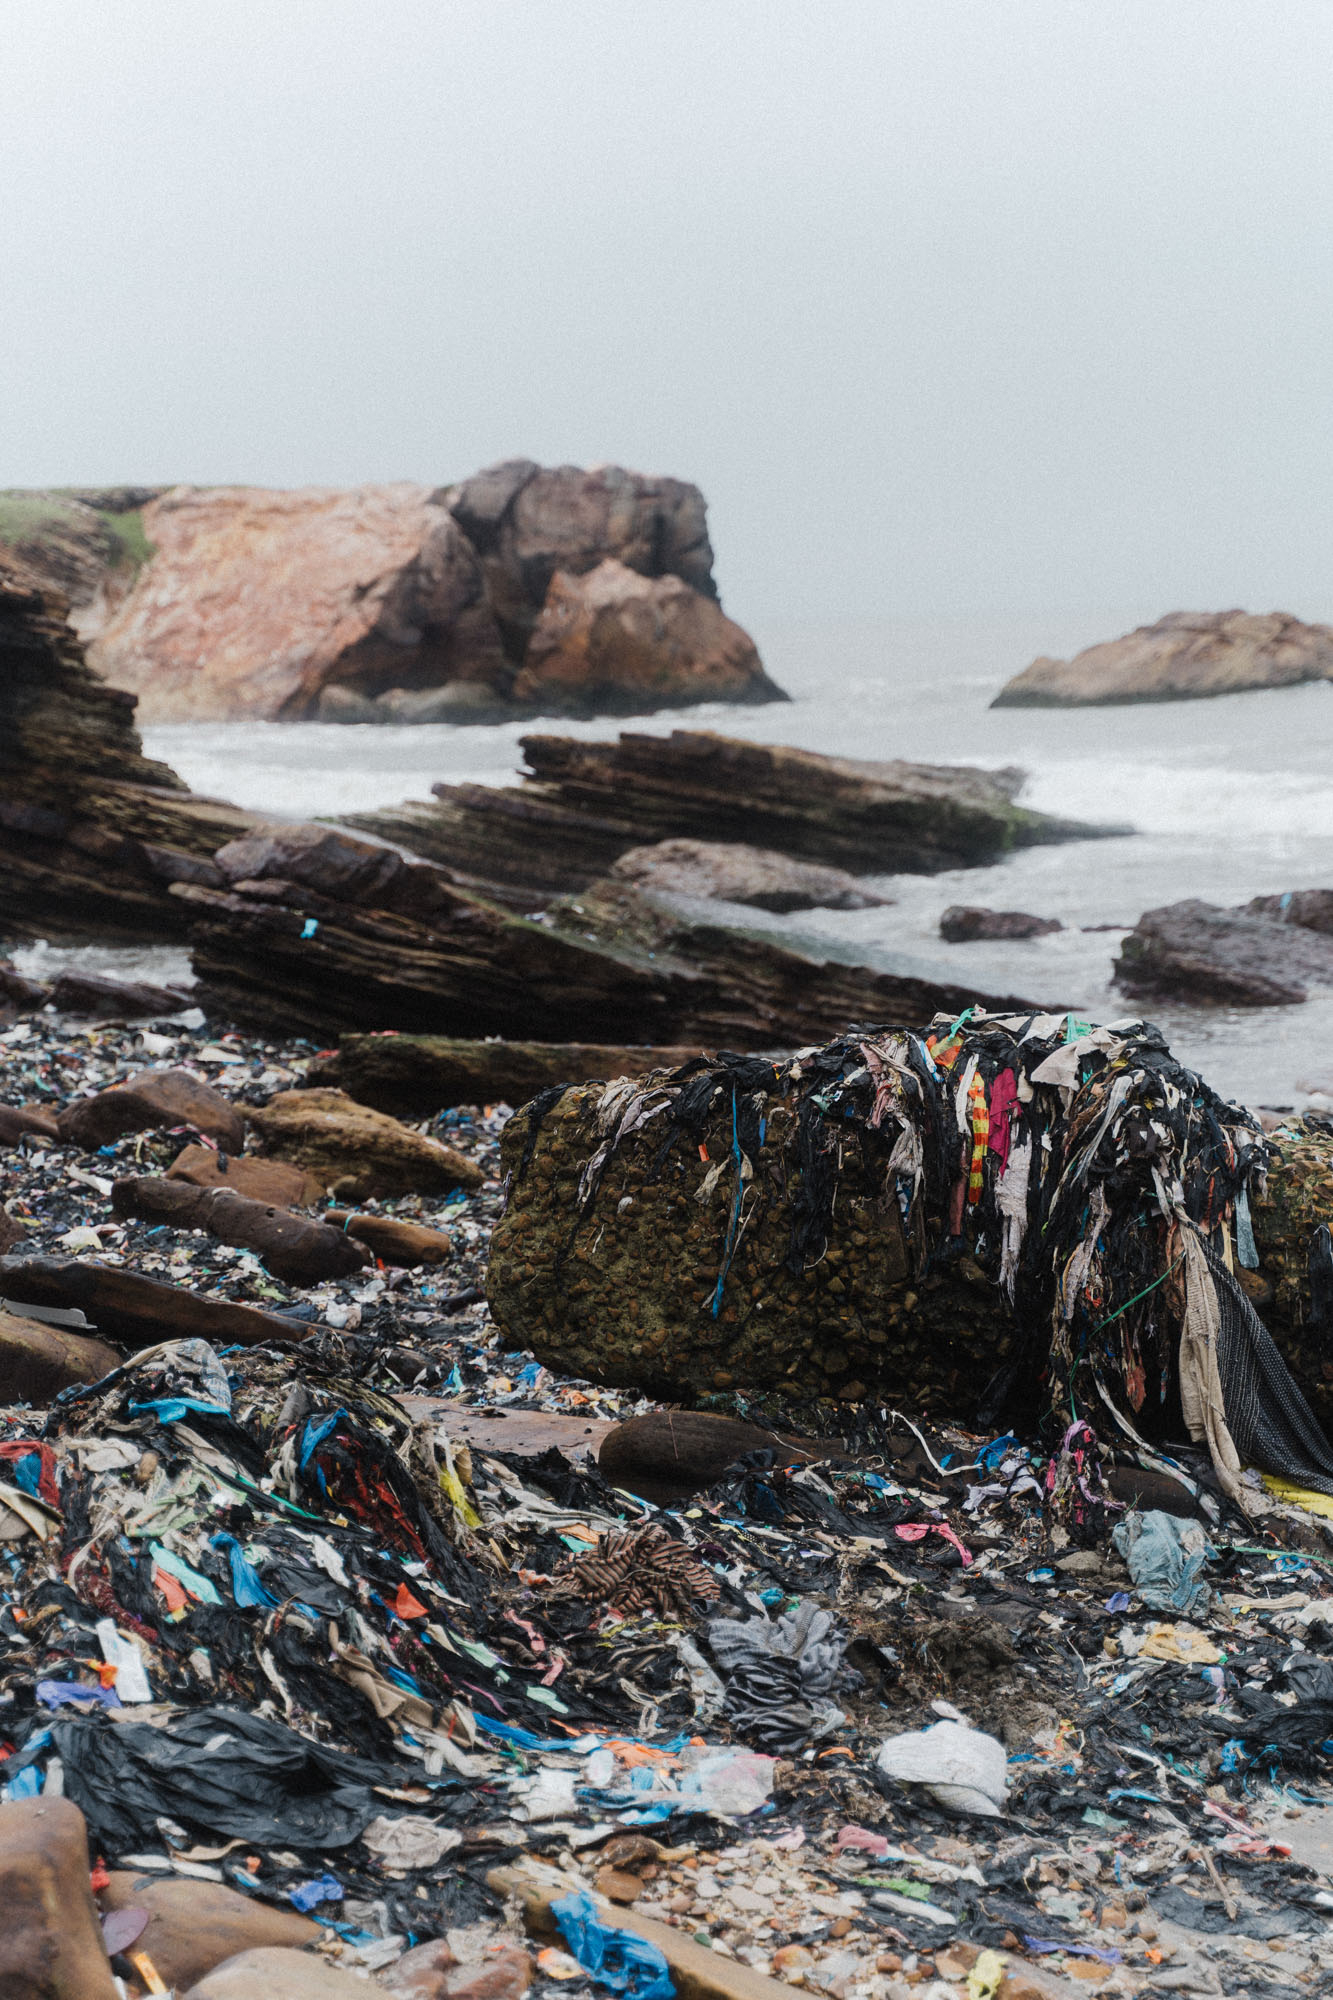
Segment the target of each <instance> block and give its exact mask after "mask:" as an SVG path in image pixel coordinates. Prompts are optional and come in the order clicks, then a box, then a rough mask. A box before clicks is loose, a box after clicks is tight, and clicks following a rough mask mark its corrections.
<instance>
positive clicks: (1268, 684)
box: [991, 611, 1333, 708]
mask: <svg viewBox="0 0 1333 2000" xmlns="http://www.w3.org/2000/svg"><path fill="white" fill-rule="evenodd" d="M1322 680H1333V626H1328V625H1307V624H1304V623H1302V621H1301V620H1300V619H1299V618H1292V617H1290V616H1288V614H1287V613H1286V612H1282V611H1270V612H1269V613H1268V614H1267V616H1265V617H1256V616H1253V615H1252V614H1251V613H1250V612H1248V611H1172V612H1169V613H1168V614H1167V616H1166V617H1165V618H1159V619H1158V621H1157V623H1156V624H1155V625H1140V626H1139V627H1138V628H1137V630H1136V631H1133V632H1127V633H1126V634H1125V636H1124V637H1123V638H1121V639H1107V640H1103V641H1102V642H1101V644H1099V645H1096V646H1088V647H1086V648H1085V649H1084V651H1083V652H1081V653H1076V654H1075V655H1074V658H1073V659H1072V660H1052V659H1047V658H1045V657H1043V658H1041V659H1037V660H1034V661H1033V662H1032V665H1031V666H1030V667H1025V668H1024V669H1023V672H1022V673H1021V674H1015V675H1014V678H1013V679H1012V680H1011V681H1006V683H1005V685H1004V686H1003V687H1002V688H1001V689H1000V692H999V693H998V694H997V695H996V697H995V699H994V701H993V702H992V703H991V707H992V708H1079V707H1088V706H1097V705H1098V704H1102V703H1109V702H1126V701H1184V700H1188V699H1190V698H1192V697H1194V696H1198V695H1214V694H1238V693H1240V692H1241V691H1242V690H1243V689H1246V688H1276V687H1295V686H1297V685H1298V684H1299V683H1300V682H1302V681H1322Z"/></svg>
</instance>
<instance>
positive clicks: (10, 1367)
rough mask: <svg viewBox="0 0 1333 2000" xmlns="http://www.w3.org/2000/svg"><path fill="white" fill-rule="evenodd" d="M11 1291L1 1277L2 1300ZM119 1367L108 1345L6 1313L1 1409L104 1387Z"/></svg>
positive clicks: (0, 1356) (0, 1339) (0, 1324)
mask: <svg viewBox="0 0 1333 2000" xmlns="http://www.w3.org/2000/svg"><path fill="white" fill-rule="evenodd" d="M6 1219H7V1218H6ZM0 1247H3V1246H2V1243H0ZM8 1290H9V1287H8V1285H7V1283H6V1281H5V1278H4V1276H3V1274H0V1297H3V1296H4V1295H5V1293H6V1292H7V1291H8ZM119 1365H120V1356H119V1355H118V1354H117V1353H116V1350H115V1349H114V1347H108V1346H107V1345H106V1342H105V1341H102V1340H91V1339H89V1338H88V1336H87V1335H86V1334H82V1333H72V1332H71V1331H70V1330H69V1329H68V1328H67V1327H63V1326H48V1325H46V1323H45V1322H44V1321H42V1320H36V1319H24V1318H22V1317H21V1316H20V1315H18V1314H17V1313H12V1312H5V1311H4V1310H3V1309H0V1403H49V1402H51V1401H52V1400H53V1398H54V1397H56V1396H58V1395H59V1394H60V1391H61V1390H62V1389H68V1388H69V1387H70V1385H71V1384H72V1383H74V1382H100V1381H101V1379H102V1377H103V1376H104V1375H107V1374H109V1373H110V1372H111V1370H112V1369H113V1368H116V1367H118V1366H119Z"/></svg>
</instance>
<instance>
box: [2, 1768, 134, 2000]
mask: <svg viewBox="0 0 1333 2000" xmlns="http://www.w3.org/2000/svg"><path fill="white" fill-rule="evenodd" d="M91 1865H92V1864H91V1861H90V1858H89V1854H88V1829H87V1826H86V1824H85V1822H84V1817H83V1814H82V1813H81V1812H80V1811H79V1809H78V1807H77V1806H76V1805H75V1804H74V1802H73V1800H72V1799H65V1798H52V1797H51V1796H50V1794H49V1793H48V1794H47V1795H45V1796H44V1797H41V1798H35V1799H11V1800H10V1801H9V1802H8V1803H7V1804H5V1805H0V1907H3V1909H4V1913H5V1914H4V1921H3V1922H2V1923H0V1993H3V1995H4V2000H116V1996H117V1992H118V1988H117V1985H116V1982H115V1980H114V1979H113V1978H112V1976H111V1962H110V1960H109V1959H108V1958H107V1955H106V1951H105V1948H104V1947H103V1944H102V1932H101V1927H100V1926H99V1924H98V1921H97V1910H96V1908H95V1906H94V1904H93V1899H92V1892H91V1890H90V1889H89V1887H88V1874H89V1869H90V1867H91Z"/></svg>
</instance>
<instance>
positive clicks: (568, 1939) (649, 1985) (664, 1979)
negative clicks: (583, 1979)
mask: <svg viewBox="0 0 1333 2000" xmlns="http://www.w3.org/2000/svg"><path fill="white" fill-rule="evenodd" d="M551 1915H552V1916H553V1917H554V1918H555V1920H556V1922H557V1923H558V1924H559V1926H560V1935H561V1936H562V1937H563V1938H564V1940H565V1943H566V1944H567V1945H568V1946H569V1949H570V1950H571V1952H572V1953H573V1954H574V1956H575V1958H576V1959H577V1960H578V1962H579V1964H580V1965H581V1966H582V1967H583V1970H584V1971H585V1972H586V1973H587V1974H588V1975H589V1977H590V1978H591V1979H592V1981H593V1984H594V1985H595V1986H609V1987H610V1989H611V1991H612V1992H613V1993H626V1994H629V1995H630V1996H631V2000H675V1992H676V1988H675V1984H674V1982H673V1981H672V1978H671V1968H670V1966H669V1965H668V1964H667V1962H666V1958H665V1956H664V1955H663V1953H662V1952H660V1951H659V1950H658V1948H657V1946H656V1945H655V1944H649V1942H648V1940H647V1938H641V1937H638V1936H637V1935H636V1934H635V1933H634V1932H633V1931H622V1930H616V1929H615V1928H614V1927H613V1926H611V1925H609V1924H604V1923H603V1922H602V1920H601V1918H600V1917H599V1916H598V1914H597V1906H596V1904H595V1903H594V1902H593V1899H592V1897H591V1896H590V1895H589V1894H588V1892H587V1890H586V1889H576V1890H573V1891H571V1892H570V1894H569V1895H568V1896H561V1897H559V1898H558V1899H557V1901H555V1902H554V1903H552V1905H551Z"/></svg>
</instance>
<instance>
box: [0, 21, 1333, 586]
mask: <svg viewBox="0 0 1333 2000" xmlns="http://www.w3.org/2000/svg"><path fill="white" fill-rule="evenodd" d="M1331 96H1333V7H1331V6H1330V5H1329V0H1281V4H1280V5H1276V6H1275V5H1273V4H1272V0H965V4H953V0H920V4H900V0H817V4H814V5H812V4H810V0H670V4H668V5H665V6H659V5H654V6H649V5H648V4H646V0H380V4H378V5H372V4H369V0H220V4H217V5H212V6H202V5H195V4H182V0H114V4H111V5H108V4H107V0H45V4H43V5H41V6H36V7H23V8H21V7H19V6H17V5H11V6H10V7H8V8H7V9H6V10H5V23H4V33H3V45H2V46H0V174H2V175H3V183H2V184H3V187H4V199H3V203H2V204H0V273H2V274H3V275H2V277H0V297H2V298H3V311H2V313H0V338H2V340H3V357H4V365H3V369H2V370H0V485H42V484H48V483H51V484H67V483H71V482H85V481H99V482H100V481H111V480H126V479H128V480H144V481H149V482H163V481H171V480H175V479H186V480H195V481H202V482H220V481H247V482H256V483H261V484H268V485H300V484H311V483H335V484H346V483H352V482H356V481H360V480H366V479H389V478H403V477H410V478H417V479H425V480H431V481H437V480H439V481H442V480H445V479H448V478H452V477H455V476H458V475H460V474H463V473H467V472H469V471H472V470H474V469H475V468H476V467H478V466H480V465H483V464H485V463H488V462H490V461H492V460H495V459H497V458H501V457H506V456H511V455H514V454H519V453H521V454H525V455H528V456H531V457H534V458H538V459H542V460H545V461H552V462H561V461H574V462H579V463H585V464H586V463H593V462H596V461H598V460H603V459H614V460H619V461H620V462H622V463H624V464H627V465H631V466H636V467H639V468H641V469H644V470H650V471H659V472H672V473H676V474H679V475H681V476H683V477H686V478H691V479H695V480H697V481H698V482H699V483H700V485H701V486H702V487H703V488H704V490H705V492H706V494H707V495H708V498H709V501H710V503H711V506H712V518H713V530H714V540H715V543H716V545H717V549H718V556H719V574H720V579H721V582H722V586H723V591H724V595H725V597H726V600H727V603H728V605H729V607H730V608H731V609H732V610H733V611H734V612H735V613H736V615H737V616H739V617H741V618H743V619H744V618H748V619H749V620H751V621H752V622H759V621H761V620H765V621H767V620H772V619H774V618H800V619H806V618H809V619H823V618H825V617H830V616H838V615H849V616H856V617H876V616H880V615H887V616H902V615H905V616H920V615H926V614H932V613H936V612H939V613H944V614H949V615H953V614H957V615H970V614H973V613H978V612H992V611H1002V612H1007V611H1027V610H1035V611H1038V612H1041V611H1044V610H1046V609H1048V608H1049V609H1051V610H1055V609H1057V608H1059V607H1065V608H1069V607H1074V608H1078V607H1083V606H1087V605H1101V604H1127V603H1133V604H1143V605H1148V606H1156V607H1157V608H1159V609H1161V610H1166V609H1168V608H1171V607H1174V606H1179V605H1184V606H1192V607H1206V608H1216V607H1222V606H1225V605H1229V604H1245V605H1247V606H1249V607H1250V608H1251V609H1255V610H1268V609H1272V608H1275V607H1280V608H1283V609H1287V610H1291V611H1295V612H1297V613H1301V614H1304V615H1306V616H1318V617H1328V616H1330V615H1333V551H1331V550H1330V535H1329V507H1330V486H1331V485H1333V463H1331V460H1333V452H1331V450H1330V436H1329V422H1328V417H1329V404H1330V390H1331V389H1333V325H1331V324H1330V322H1331V321H1333V284H1331V283H1330V278H1331V276H1333V272H1331V270H1330V264H1331V261H1333V260H1331V258H1330V230H1333V199H1331V197H1333V186H1331V182H1333V137H1331V135H1333V117H1331V116H1330V112H1331V110H1333V105H1331V103H1330V98H1331Z"/></svg>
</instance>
